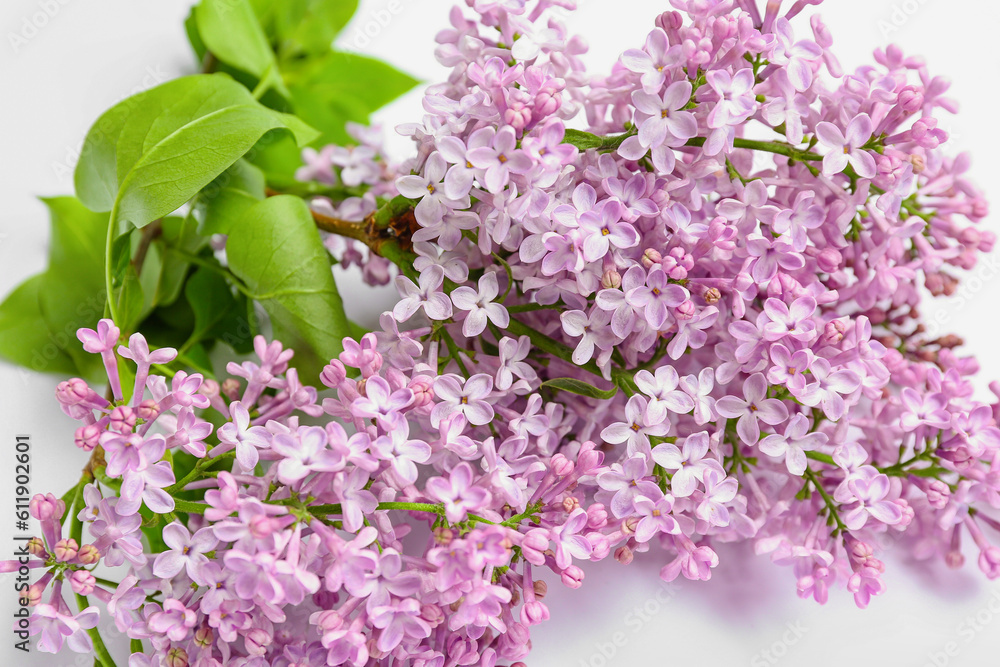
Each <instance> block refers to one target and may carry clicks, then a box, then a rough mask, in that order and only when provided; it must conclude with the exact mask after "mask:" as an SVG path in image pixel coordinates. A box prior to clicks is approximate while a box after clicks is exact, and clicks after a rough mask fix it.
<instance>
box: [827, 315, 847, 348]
mask: <svg viewBox="0 0 1000 667" xmlns="http://www.w3.org/2000/svg"><path fill="white" fill-rule="evenodd" d="M846 331H847V325H846V324H844V323H843V322H841V321H840V320H831V321H829V322H827V323H826V327H825V328H824V329H823V343H824V344H825V345H837V344H839V343H840V341H842V340H844V333H845V332H846Z"/></svg>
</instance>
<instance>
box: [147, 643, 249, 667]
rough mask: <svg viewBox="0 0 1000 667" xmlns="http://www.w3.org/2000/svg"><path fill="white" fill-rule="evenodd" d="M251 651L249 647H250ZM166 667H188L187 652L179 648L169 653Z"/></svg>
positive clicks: (176, 647)
mask: <svg viewBox="0 0 1000 667" xmlns="http://www.w3.org/2000/svg"><path fill="white" fill-rule="evenodd" d="M248 649H249V647H248ZM165 664H166V667H188V664H189V663H188V654H187V651H185V650H184V649H182V648H181V647H179V646H175V647H174V648H172V649H170V650H169V651H167V659H166V663H165Z"/></svg>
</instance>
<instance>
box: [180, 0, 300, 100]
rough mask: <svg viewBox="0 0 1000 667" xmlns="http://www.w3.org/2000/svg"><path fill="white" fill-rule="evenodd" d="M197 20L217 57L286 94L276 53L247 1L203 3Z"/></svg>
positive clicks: (221, 0) (197, 11) (210, 50)
mask: <svg viewBox="0 0 1000 667" xmlns="http://www.w3.org/2000/svg"><path fill="white" fill-rule="evenodd" d="M195 21H196V23H197V25H198V34H199V35H200V36H201V39H202V42H203V43H204V44H205V47H206V48H207V49H208V51H209V52H211V53H212V54H214V55H215V57H216V58H218V59H219V60H220V61H222V62H224V63H226V64H227V65H229V66H231V67H235V68H236V69H238V70H241V71H244V72H246V73H248V74H252V75H254V76H255V77H257V79H259V80H261V82H262V83H264V84H265V85H270V84H273V85H274V87H275V88H276V89H277V90H278V91H279V92H282V94H284V83H283V82H282V81H281V76H280V75H279V73H278V63H277V62H276V61H275V58H274V52H273V51H272V50H271V45H270V44H268V41H267V35H265V34H264V29H263V28H262V27H261V25H260V22H259V21H258V20H257V16H256V14H254V11H253V8H252V6H251V5H250V3H249V2H248V0H202V2H201V4H200V5H198V6H197V8H195Z"/></svg>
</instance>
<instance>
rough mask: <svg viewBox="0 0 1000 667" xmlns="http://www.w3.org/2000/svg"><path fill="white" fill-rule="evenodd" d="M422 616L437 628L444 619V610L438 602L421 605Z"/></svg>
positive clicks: (428, 623)
mask: <svg viewBox="0 0 1000 667" xmlns="http://www.w3.org/2000/svg"><path fill="white" fill-rule="evenodd" d="M420 618H422V619H424V620H425V621H427V625H429V626H431V627H432V628H436V627H437V626H439V625H441V623H442V622H443V621H444V612H443V611H441V607H439V606H437V605H436V604H422V605H420Z"/></svg>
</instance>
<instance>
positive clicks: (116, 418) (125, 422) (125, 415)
mask: <svg viewBox="0 0 1000 667" xmlns="http://www.w3.org/2000/svg"><path fill="white" fill-rule="evenodd" d="M110 416H111V424H110V426H111V428H112V429H114V430H115V431H118V432H119V433H131V432H132V429H134V428H135V421H136V415H135V412H134V411H133V410H132V408H130V407H129V406H127V405H119V406H116V407H115V409H114V410H112V411H111V415H110Z"/></svg>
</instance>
